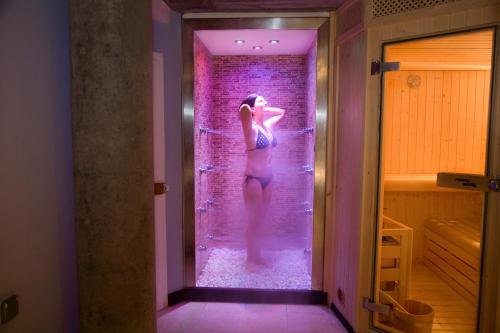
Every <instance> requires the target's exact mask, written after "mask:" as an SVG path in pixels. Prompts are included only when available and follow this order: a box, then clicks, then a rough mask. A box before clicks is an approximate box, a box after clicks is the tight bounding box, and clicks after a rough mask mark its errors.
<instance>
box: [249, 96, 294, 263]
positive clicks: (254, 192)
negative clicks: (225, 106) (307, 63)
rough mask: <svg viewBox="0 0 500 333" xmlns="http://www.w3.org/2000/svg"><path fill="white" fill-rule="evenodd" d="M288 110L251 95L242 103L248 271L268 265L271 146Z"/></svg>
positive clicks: (275, 142)
mask: <svg viewBox="0 0 500 333" xmlns="http://www.w3.org/2000/svg"><path fill="white" fill-rule="evenodd" d="M284 114H285V110H283V109H280V108H272V107H268V106H267V102H266V100H265V99H264V97H262V96H259V95H257V94H251V95H249V96H248V97H247V98H246V99H245V100H244V101H243V102H242V103H241V105H240V120H241V126H242V128H243V135H244V137H245V144H246V148H247V162H246V167H245V181H244V184H243V197H244V200H245V206H246V209H247V216H248V225H247V231H246V243H247V262H246V266H247V269H248V270H249V271H255V270H256V269H258V267H259V266H267V263H266V261H265V260H264V259H263V257H262V253H261V248H262V244H261V243H262V235H263V230H264V226H265V222H264V220H265V216H266V213H267V211H268V208H269V203H270V201H271V193H272V179H273V174H272V168H271V157H272V149H273V148H274V147H275V146H276V145H277V140H276V137H275V136H274V135H273V133H272V129H273V127H274V126H275V125H276V124H277V123H278V122H279V121H280V120H281V118H283V115H284Z"/></svg>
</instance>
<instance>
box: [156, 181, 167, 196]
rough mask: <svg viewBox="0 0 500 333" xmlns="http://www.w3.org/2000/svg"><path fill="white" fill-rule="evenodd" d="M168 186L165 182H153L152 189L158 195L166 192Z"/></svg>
mask: <svg viewBox="0 0 500 333" xmlns="http://www.w3.org/2000/svg"><path fill="white" fill-rule="evenodd" d="M168 190H169V188H168V186H167V185H166V184H165V183H155V185H154V191H155V195H160V194H164V193H166V192H168Z"/></svg>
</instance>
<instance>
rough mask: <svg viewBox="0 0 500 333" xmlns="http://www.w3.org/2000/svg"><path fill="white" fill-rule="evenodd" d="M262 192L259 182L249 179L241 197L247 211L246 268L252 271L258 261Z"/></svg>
mask: <svg viewBox="0 0 500 333" xmlns="http://www.w3.org/2000/svg"><path fill="white" fill-rule="evenodd" d="M262 194H263V191H262V186H261V185H260V182H259V181H258V180H256V179H250V180H249V181H248V182H245V183H244V184H243V197H244V199H245V206H246V210H247V217H248V223H247V230H246V243H247V267H248V268H249V269H250V270H254V269H255V268H256V267H254V266H255V265H257V264H258V263H259V261H260V235H259V233H260V229H261V224H262V222H263V217H264V215H263V214H262V213H263V207H262V206H263V205H262V202H263V195H262Z"/></svg>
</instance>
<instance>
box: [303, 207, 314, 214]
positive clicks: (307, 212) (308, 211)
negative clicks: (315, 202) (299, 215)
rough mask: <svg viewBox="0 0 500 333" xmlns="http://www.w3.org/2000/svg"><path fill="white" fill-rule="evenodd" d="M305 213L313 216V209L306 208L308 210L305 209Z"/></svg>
mask: <svg viewBox="0 0 500 333" xmlns="http://www.w3.org/2000/svg"><path fill="white" fill-rule="evenodd" d="M304 213H306V215H312V214H313V210H312V208H306V209H304Z"/></svg>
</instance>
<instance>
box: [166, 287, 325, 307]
mask: <svg viewBox="0 0 500 333" xmlns="http://www.w3.org/2000/svg"><path fill="white" fill-rule="evenodd" d="M182 302H221V303H258V304H324V305H326V304H327V295H326V293H325V292H323V291H318V290H274V289H246V288H245V289H244V288H208V287H186V288H184V289H181V290H178V291H175V292H173V293H171V294H169V295H168V305H169V306H172V305H175V304H178V303H182Z"/></svg>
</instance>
